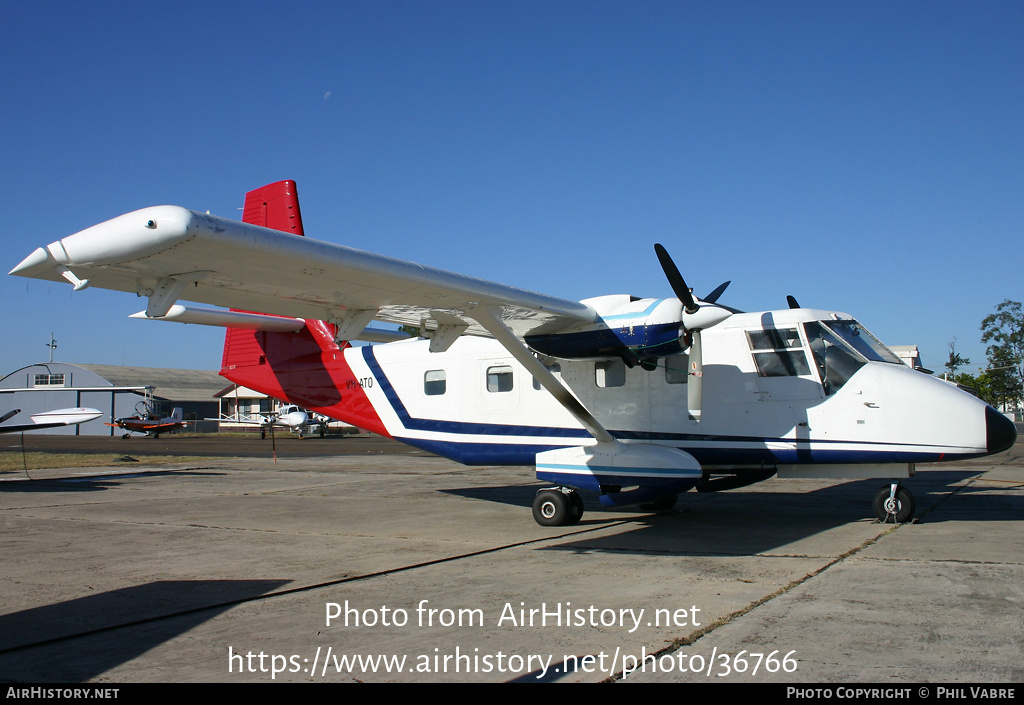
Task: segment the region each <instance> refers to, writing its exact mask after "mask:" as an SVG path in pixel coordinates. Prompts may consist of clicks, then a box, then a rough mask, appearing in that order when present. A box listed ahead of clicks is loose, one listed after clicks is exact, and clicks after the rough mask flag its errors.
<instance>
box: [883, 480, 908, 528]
mask: <svg viewBox="0 0 1024 705" xmlns="http://www.w3.org/2000/svg"><path fill="white" fill-rule="evenodd" d="M873 504H874V508H875V517H877V518H878V521H879V523H881V524H906V523H907V522H908V521H910V520H911V519H913V518H914V509H915V506H914V495H912V494H911V493H910V490H908V489H907V488H906V487H903V486H901V485H900V483H898V482H893V483H892V484H889V485H883V486H882V487H881V488H880V489H879V490H878V492H876V493H875V499H874V502H873Z"/></svg>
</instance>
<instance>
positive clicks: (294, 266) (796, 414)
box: [11, 181, 1016, 526]
mask: <svg viewBox="0 0 1024 705" xmlns="http://www.w3.org/2000/svg"><path fill="white" fill-rule="evenodd" d="M242 221H243V222H237V221H231V220H227V219H225V218H220V217H217V216H213V215H209V214H204V213H200V212H197V211H191V210H187V209H185V208H180V207H177V206H156V207H152V208H145V209H142V210H138V211H135V212H133V213H128V214H126V215H123V216H120V217H118V218H114V219H113V220H110V221H107V222H104V223H101V224H99V225H95V226H93V227H91V228H88V229H86V230H83V231H81V232H78V233H75V234H73V235H70V236H68V237H65V238H62V239H61V240H58V241H57V242H54V243H52V244H50V245H47V246H46V247H40V248H38V249H36V250H35V251H34V252H33V253H32V254H30V255H29V256H28V257H26V258H25V260H24V261H22V262H21V263H20V264H19V265H18V266H16V267H15V268H14V269H13V270H12V271H11V274H15V275H19V276H25V277H34V278H39V279H44V280H49V281H60V280H61V279H64V280H67V281H68V282H70V283H71V284H72V285H73V286H74V288H75V289H76V290H82V289H85V288H87V287H89V286H95V287H99V288H104V289H113V290H117V291H125V292H131V293H134V294H137V295H138V296H141V297H145V298H146V299H147V306H146V310H145V311H144V312H140V313H139V314H136V316H137V317H145V318H148V319H154V320H165V319H167V320H176V321H180V322H186V323H201V324H204V325H220V326H224V327H225V328H227V332H226V336H225V345H224V354H223V362H222V369H221V374H222V375H223V376H224V377H226V378H227V379H229V380H231V381H232V382H235V383H237V384H240V385H244V386H246V387H249V388H251V389H255V390H259V391H261V392H263V393H265V394H267V395H268V396H272V397H275V398H278V399H284V400H287V401H288V402H290V403H293V404H297V405H299V406H302V407H304V408H306V409H310V410H312V411H315V412H317V413H320V414H323V415H325V416H329V417H331V418H335V419H340V420H342V421H346V422H348V423H351V424H352V425H355V426H358V427H360V428H364V429H368V430H370V431H373V432H375V433H378V434H381V435H384V436H389V437H393V438H396V439H398V440H400V441H404V442H406V443H409V444H411V445H414V446H417V447H419V448H423V449H426V450H429V451H432V452H434V453H437V454H439V455H443V456H446V457H448V458H452V459H454V460H457V461H459V462H462V463H464V464H467V465H480V464H488V465H527V466H534V467H535V468H536V476H537V477H538V478H539V479H540V480H542V481H544V482H548V483H552V486H551V487H547V488H543V489H541V490H539V491H538V492H537V495H536V497H535V499H534V502H533V516H534V519H535V520H536V521H537V522H538V523H539V524H541V525H544V526H565V525H571V524H574V523H576V522H578V521H579V520H580V517H581V516H582V514H583V506H584V505H583V500H582V499H581V496H580V491H581V490H582V491H589V492H594V493H596V494H597V495H598V497H599V499H600V502H601V504H602V505H604V506H607V507H617V506H630V505H639V506H640V507H641V508H642V509H644V510H659V509H666V508H669V507H671V506H673V505H674V504H675V502H676V500H677V496H678V495H679V494H680V493H682V492H686V491H688V490H691V489H696V490H698V491H718V490H727V489H731V488H736V487H742V486H745V485H750V484H752V483H755V482H760V481H764V480H767V479H768V478H770V477H772V476H773V475H778V476H780V477H827V478H885V480H886V482H885V485H884V486H883V487H882V488H881V489H879V490H878V492H877V493H876V494H875V497H874V501H873V508H874V512H875V515H876V517H877V518H878V519H879V520H880V521H894V522H905V521H908V520H909V519H911V518H912V517H913V514H914V498H913V495H912V494H911V493H910V491H909V490H908V489H907V488H906V487H904V486H903V484H902V483H903V480H905V479H907V478H909V477H911V476H913V475H914V473H915V471H916V464H917V463H931V462H939V461H954V460H961V459H965V458H973V457H979V456H985V455H989V454H992V453H998V452H1000V451H1003V450H1005V449H1007V448H1009V447H1010V446H1011V445H1012V444H1013V443H1014V440H1015V439H1016V429H1015V427H1014V425H1013V423H1012V422H1011V421H1010V420H1009V419H1008V418H1007V417H1006V416H1004V415H1003V414H1001V413H999V412H998V411H996V410H995V409H993V408H992V407H990V406H988V405H986V404H985V403H984V402H982V401H980V400H979V399H977V398H975V397H973V396H971V395H969V394H967V393H965V392H963V391H961V390H959V389H957V388H956V387H953V386H951V385H948V384H946V383H944V382H943V381H941V380H939V379H936V378H933V377H930V376H928V375H926V374H922V373H921V372H918V371H915V370H913V369H911V368H909V367H907V366H906V365H904V364H903V363H902V362H901V361H900V360H899V358H897V357H896V355H894V354H893V353H892V352H891V351H890V350H889V349H888V348H886V347H885V346H884V345H883V344H882V343H880V342H879V341H878V339H877V338H875V336H873V335H872V334H871V333H870V332H868V330H867V329H866V328H865V327H864V326H862V325H861V324H860V322H859V321H857V320H856V319H855V318H853V317H852V316H850V315H848V314H846V313H841V312H838V311H829V310H820V309H811V308H803V307H801V306H800V304H799V303H798V302H797V301H796V300H795V299H793V298H792V297H789V299H788V301H789V308H787V309H781V310H772V311H760V312H756V313H743V312H740V311H737V310H736V309H733V308H730V307H727V306H724V305H720V304H718V303H717V301H718V298H719V297H720V296H721V294H722V293H723V292H724V290H725V288H726V286H727V285H728V282H726V284H722V285H721V286H719V287H717V288H716V289H714V290H713V291H712V292H711V293H710V294H708V295H707V296H705V297H704V298H703V299H700V298H698V297H696V296H694V295H693V294H692V292H691V290H690V288H689V287H688V286H687V284H686V282H685V281H684V280H683V277H682V276H681V275H680V273H679V270H678V268H677V267H676V265H675V263H674V262H673V260H672V258H671V257H670V256H669V254H668V252H667V250H666V249H665V248H664V247H662V246H661V245H656V246H655V253H656V255H657V257H658V260H659V263H660V265H661V268H662V270H663V272H664V273H665V276H666V278H667V280H668V283H669V287H670V289H671V291H672V293H673V294H674V296H670V297H657V298H641V297H637V296H632V295H629V294H612V295H607V296H599V297H596V298H591V299H584V300H582V301H572V300H566V299H561V298H556V297H553V296H548V295H545V294H540V293H536V292H531V291H525V290H522V289H517V288H515V287H510V286H506V285H503V284H498V283H495V282H490V281H484V280H481V279H477V278H473V277H469V276H465V275H461V274H456V273H452V272H447V271H444V270H440V269H434V268H431V267H425V266H422V265H419V264H416V263H413V262H407V261H403V260H399V259H395V258H392V257H387V256H384V255H378V254H374V253H370V252H366V251H362V250H356V249H353V248H350V247H345V246H342V245H336V244H332V243H328V242H322V241H317V240H313V239H310V238H306V237H304V233H303V228H302V219H301V215H300V212H299V202H298V196H297V193H296V190H295V184H294V182H291V181H282V182H277V183H274V184H269V185H268V186H265V187H263V188H260V189H256V190H254V191H251V192H249V193H248V194H247V195H246V199H245V207H244V209H243V216H242ZM179 299H186V300H188V301H193V302H198V303H204V304H212V305H215V306H221V307H225V308H227V309H230V310H217V309H208V308H204V307H193V306H183V305H180V304H178V303H177V302H178V300H179ZM371 321H385V322H388V323H392V324H400V325H405V326H412V327H415V328H418V329H419V331H420V335H419V337H417V338H410V339H406V340H399V341H397V342H391V343H385V344H381V345H369V346H363V347H353V346H352V345H351V344H350V342H349V341H352V340H367V339H372V338H373V336H375V335H377V333H379V332H380V329H379V328H373V327H369V326H368V324H370V323H371Z"/></svg>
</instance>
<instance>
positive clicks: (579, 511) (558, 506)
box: [533, 489, 583, 526]
mask: <svg viewBox="0 0 1024 705" xmlns="http://www.w3.org/2000/svg"><path fill="white" fill-rule="evenodd" d="M581 516H583V500H582V499H580V498H579V495H578V494H576V492H570V493H568V494H566V493H564V492H562V491H561V490H559V489H546V490H540V491H538V492H537V496H536V497H535V498H534V500H533V519H534V521H536V522H537V523H538V524H540V525H541V526H571V525H572V524H575V523H576V522H578V521H579V520H580V517H581Z"/></svg>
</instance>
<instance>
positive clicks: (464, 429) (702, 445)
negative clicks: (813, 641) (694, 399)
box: [359, 345, 985, 465]
mask: <svg viewBox="0 0 1024 705" xmlns="http://www.w3.org/2000/svg"><path fill="white" fill-rule="evenodd" d="M359 350H360V351H361V352H362V355H363V360H364V361H365V362H366V365H367V367H369V368H370V372H371V373H372V374H373V376H374V379H375V380H376V381H377V384H378V385H379V386H380V389H381V390H382V391H383V392H384V395H385V397H386V398H387V400H388V404H390V406H391V408H392V409H393V410H394V412H395V414H396V415H397V416H398V419H399V421H400V422H401V424H402V426H403V428H404V429H405V430H406V431H430V432H434V433H445V434H450V435H452V436H457V437H458V438H457V439H452V440H437V439H423V438H415V437H409V436H407V435H405V434H402V433H395V432H392V436H393V437H394V438H395V439H396V440H399V441H402V442H403V443H407V444H409V445H411V446H415V447H417V448H422V449H423V450H426V451H429V452H431V453H436V454H437V455H440V456H443V457H446V458H450V459H452V460H455V461H457V462H460V463H462V464H464V465H533V464H534V463H535V461H536V455H537V453H540V452H542V451H546V450H553V449H555V448H567V447H572V446H577V445H581V443H580V442H579V441H575V440H574V439H580V440H583V439H590V438H591V436H590V434H589V433H587V432H586V431H585V430H584V429H582V428H563V427H559V426H527V425H512V424H495V423H481V422H469V421H445V420H442V419H426V418H418V417H414V416H412V415H410V414H409V411H408V410H407V409H406V407H405V404H403V403H402V400H401V398H400V397H399V395H398V392H397V391H396V390H395V388H394V386H393V385H392V384H391V381H390V380H389V379H388V376H387V375H386V374H385V373H384V370H383V368H382V367H381V366H380V363H379V362H378V361H377V358H376V355H375V354H374V351H373V346H372V345H367V346H364V347H362V348H359ZM611 434H612V435H613V436H614V437H615V438H617V439H619V440H623V441H637V442H647V443H650V442H660V443H663V444H665V445H669V444H671V445H673V446H674V447H676V448H679V449H680V450H684V451H686V452H687V453H689V454H691V455H692V456H693V457H694V458H696V459H697V461H698V462H699V463H700V464H701V465H760V464H767V465H774V464H783V465H789V464H803V463H913V462H917V463H924V462H936V461H938V460H940V459H942V457H943V456H945V457H946V459H949V458H950V457H951V456H956V457H957V458H971V457H978V456H982V455H985V453H983V452H981V453H978V452H971V451H968V450H966V449H963V448H950V449H949V450H947V451H946V452H944V453H935V452H925V453H921V452H915V451H914V450H913V448H914V446H909V445H904V446H903V448H905V450H892V449H891V448H885V449H883V448H880V446H892V445H894V444H892V443H877V442H872V441H843V440H834V439H792V438H763V437H755V436H739V435H735V436H734V435H711V434H702V433H663V432H651V431H616V430H612V431H611ZM484 435H486V436H506V437H508V439H509V440H508V442H493V441H479V440H474V439H473V438H472V437H473V436H484ZM517 438H522V439H530V438H537V439H541V438H544V439H547V438H565V439H566V442H565V443H563V444H559V445H550V444H543V445H537V444H530V443H517V442H516V439H517ZM708 443H715V444H717V445H716V447H707V445H706V444H708ZM768 443H786V444H790V445H792V446H793V447H791V448H784V449H770V448H768V447H767V444H768ZM811 443H814V444H815V445H817V446H819V448H816V449H811V448H810V444H811ZM695 444H699V445H695ZM740 444H747V445H749V444H756V445H758V446H760V447H757V448H737V447H736V446H737V445H740ZM839 444H844V445H850V444H856V445H858V446H861V448H859V449H857V450H847V449H838V450H831V449H821V448H820V446H821V445H839Z"/></svg>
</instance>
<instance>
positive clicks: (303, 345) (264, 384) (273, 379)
mask: <svg viewBox="0 0 1024 705" xmlns="http://www.w3.org/2000/svg"><path fill="white" fill-rule="evenodd" d="M242 220H243V221H244V222H246V223H249V224H250V225H261V226H263V227H265V228H272V229H274V230H282V231H284V232H286V233H292V234H294V235H304V234H305V233H304V232H303V230H302V216H301V214H300V213H299V196H298V193H297V192H296V190H295V182H294V181H278V182H276V183H273V184H267V185H266V186H264V187H262V188H258V189H254V190H252V191H250V192H249V193H247V194H245V207H244V209H243V210H242ZM233 310H234V309H233ZM251 313H261V312H260V311H252V312H251ZM335 333H336V328H335V326H334V325H333V324H331V323H327V322H325V321H314V320H307V321H306V325H305V327H303V328H302V329H300V330H298V331H296V332H294V333H281V332H271V331H260V330H247V329H243V328H228V329H227V332H226V334H225V336H224V357H223V359H222V361H221V370H220V373H221V375H223V376H224V377H226V378H227V379H229V380H231V381H232V382H234V383H235V384H239V385H242V386H244V387H248V388H249V389H253V390H256V391H259V392H262V393H263V394H266V395H268V396H271V397H274V398H275V399H280V400H282V401H286V402H289V403H291V404H298V405H299V406H301V407H303V408H305V409H310V410H312V411H316V412H318V413H321V414H324V415H326V416H330V417H331V418H336V419H341V420H344V421H348V422H349V423H351V424H353V425H356V426H358V427H360V428H365V429H368V430H370V431H373V432H375V433H380V434H382V435H387V430H386V429H385V428H384V426H383V424H382V423H381V421H380V419H379V418H378V417H377V414H376V412H375V411H374V410H373V405H372V404H370V403H369V401H368V400H367V398H366V395H365V394H364V393H363V390H362V389H361V388H360V385H359V383H358V381H357V380H356V378H355V376H354V375H353V373H352V370H351V369H350V368H349V367H348V365H347V363H346V362H345V357H344V349H345V348H347V347H349V344H348V343H342V344H341V345H340V346H339V345H338V344H337V343H336V342H335V339H334V337H335ZM342 390H345V391H344V393H343V392H342Z"/></svg>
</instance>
